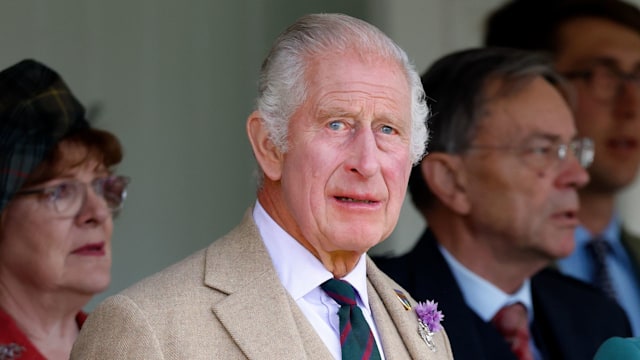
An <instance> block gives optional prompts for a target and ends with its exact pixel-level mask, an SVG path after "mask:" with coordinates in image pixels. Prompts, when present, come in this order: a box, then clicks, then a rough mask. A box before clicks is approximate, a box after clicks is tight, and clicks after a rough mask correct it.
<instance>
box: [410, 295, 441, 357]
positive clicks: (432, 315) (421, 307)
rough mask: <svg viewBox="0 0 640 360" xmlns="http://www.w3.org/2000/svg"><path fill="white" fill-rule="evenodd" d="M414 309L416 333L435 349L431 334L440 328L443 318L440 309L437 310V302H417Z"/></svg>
mask: <svg viewBox="0 0 640 360" xmlns="http://www.w3.org/2000/svg"><path fill="white" fill-rule="evenodd" d="M415 310H416V314H417V315H418V334H420V337H422V339H423V340H424V341H425V342H426V343H427V346H429V349H431V350H432V351H436V344H435V343H434V342H433V334H435V333H437V332H438V331H440V330H442V326H441V325H440V322H441V321H442V319H444V315H443V314H442V311H440V310H438V303H437V302H435V301H433V300H427V302H418V304H417V305H416V306H415Z"/></svg>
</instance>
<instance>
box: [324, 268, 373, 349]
mask: <svg viewBox="0 0 640 360" xmlns="http://www.w3.org/2000/svg"><path fill="white" fill-rule="evenodd" d="M320 288H322V290H324V292H325V293H326V294H327V295H328V296H329V297H331V298H332V299H333V300H335V301H336V302H337V303H338V304H339V305H340V309H339V310H338V318H339V320H340V347H341V350H342V359H343V360H352V359H362V360H380V358H381V356H380V352H379V351H378V345H376V340H375V338H374V336H373V333H372V332H371V329H370V328H369V325H368V324H367V320H366V319H365V318H364V315H363V314H362V310H361V309H360V308H359V307H358V306H357V305H356V290H355V289H354V288H353V286H351V284H349V283H348V282H346V281H344V280H338V279H333V278H332V279H329V280H327V281H325V282H324V283H322V284H321V285H320Z"/></svg>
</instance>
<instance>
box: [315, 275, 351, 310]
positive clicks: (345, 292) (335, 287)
mask: <svg viewBox="0 0 640 360" xmlns="http://www.w3.org/2000/svg"><path fill="white" fill-rule="evenodd" d="M320 287H321V288H322V290H324V292H325V293H326V294H327V295H329V297H330V298H332V299H333V300H335V301H336V302H337V303H338V304H340V305H348V306H354V305H356V290H355V289H354V288H353V286H351V284H349V283H348V282H346V281H344V280H338V279H329V280H327V281H325V282H323V283H322V285H320Z"/></svg>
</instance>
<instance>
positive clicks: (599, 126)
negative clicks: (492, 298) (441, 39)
mask: <svg viewBox="0 0 640 360" xmlns="http://www.w3.org/2000/svg"><path fill="white" fill-rule="evenodd" d="M485 44H486V45H489V46H501V47H512V48H519V49H525V50H534V51H543V52H546V53H548V54H549V55H551V56H552V58H553V60H554V63H555V68H556V70H557V71H558V72H560V73H561V74H562V75H564V76H565V77H566V78H567V79H569V81H570V83H571V84H572V86H573V88H574V93H575V94H574V95H575V99H574V100H575V104H574V106H573V112H574V117H575V121H576V128H577V130H578V134H579V135H580V136H586V137H589V138H591V139H592V140H593V142H594V144H595V150H596V151H595V158H594V161H593V164H592V165H591V166H590V167H589V169H588V172H589V176H590V181H589V183H588V184H587V185H586V186H584V187H582V188H581V189H580V190H579V192H578V194H579V196H580V211H579V213H578V218H579V219H580V222H581V225H580V226H578V227H577V228H576V231H575V239H576V248H575V251H574V252H573V253H572V254H571V255H570V256H568V257H566V258H564V259H562V260H560V261H558V262H557V265H558V268H559V269H560V270H561V271H562V272H564V273H565V274H568V275H571V276H574V277H576V278H578V279H581V280H583V281H586V282H590V283H592V284H594V285H595V286H597V287H599V288H600V289H602V290H603V291H604V292H605V293H606V294H607V295H608V296H610V297H611V298H613V299H615V300H617V301H618V303H619V304H620V305H621V306H622V307H623V308H624V310H625V311H626V312H627V315H628V317H629V320H630V321H631V326H632V328H633V333H634V335H635V336H639V335H640V238H638V237H637V236H636V235H633V234H632V233H631V232H630V231H629V229H628V228H627V227H625V226H624V224H623V223H622V219H621V217H620V214H619V213H618V212H617V211H616V207H615V201H616V196H617V195H618V194H620V192H621V191H622V190H623V189H624V188H626V187H627V186H629V185H630V184H631V183H632V182H633V181H634V179H635V178H636V175H637V173H638V167H639V166H640V10H638V8H637V7H635V6H634V5H632V4H630V3H627V2H623V1H618V0H561V1H556V0H554V1H548V0H514V1H510V2H507V3H505V4H504V5H503V6H502V7H500V8H499V9H496V10H495V11H494V12H493V13H492V14H491V15H490V16H489V18H488V21H487V31H486V38H485Z"/></svg>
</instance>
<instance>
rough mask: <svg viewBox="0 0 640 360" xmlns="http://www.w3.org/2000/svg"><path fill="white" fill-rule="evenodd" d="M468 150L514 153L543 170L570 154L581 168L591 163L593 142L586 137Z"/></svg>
mask: <svg viewBox="0 0 640 360" xmlns="http://www.w3.org/2000/svg"><path fill="white" fill-rule="evenodd" d="M469 149H470V150H473V149H478V150H504V151H516V152H517V153H518V155H520V156H521V157H522V159H523V160H524V161H525V162H526V163H527V164H528V165H530V166H532V167H534V168H536V169H539V170H544V169H548V168H551V167H553V166H554V165H555V164H559V163H561V162H563V161H564V160H565V159H566V158H567V156H568V155H569V153H572V154H573V155H574V156H575V157H576V159H578V162H579V163H580V165H581V166H582V167H583V168H587V167H589V165H591V163H592V162H593V157H594V155H595V147H594V145H593V141H592V140H591V139H589V138H587V137H584V138H578V139H574V140H571V141H570V142H569V143H549V144H545V145H534V144H525V145H522V146H513V145H482V144H474V145H471V146H470V147H469Z"/></svg>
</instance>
